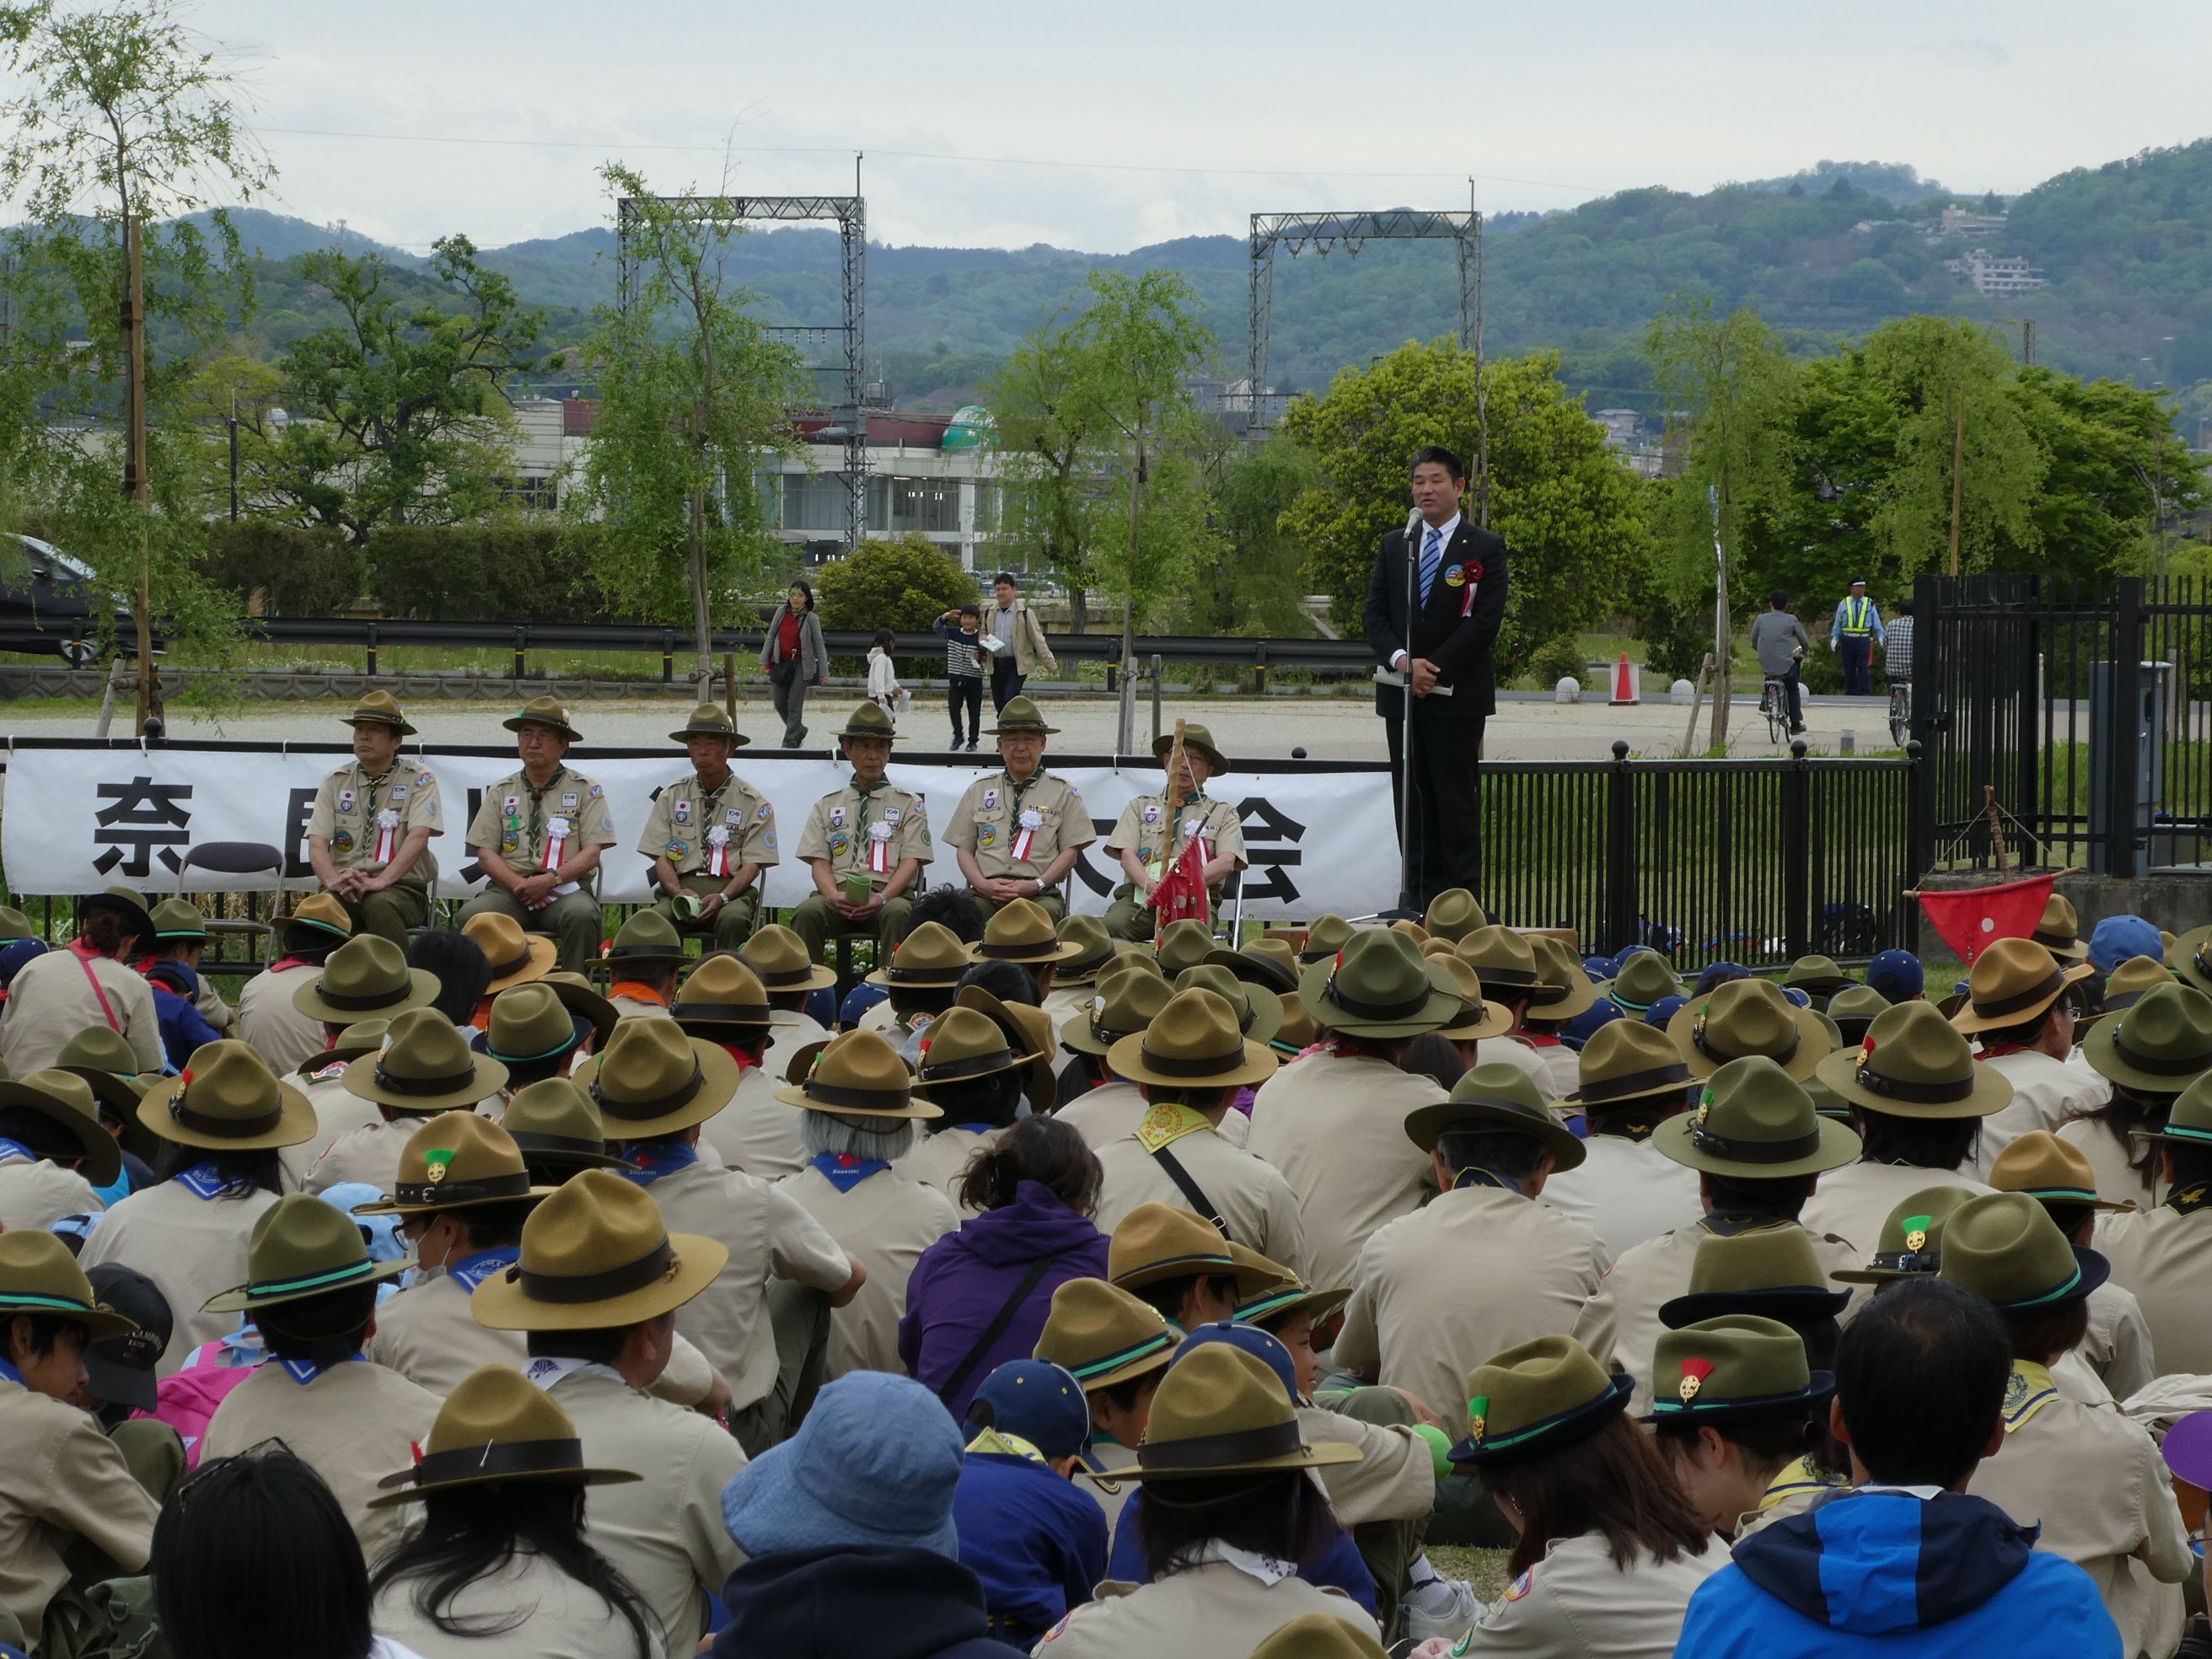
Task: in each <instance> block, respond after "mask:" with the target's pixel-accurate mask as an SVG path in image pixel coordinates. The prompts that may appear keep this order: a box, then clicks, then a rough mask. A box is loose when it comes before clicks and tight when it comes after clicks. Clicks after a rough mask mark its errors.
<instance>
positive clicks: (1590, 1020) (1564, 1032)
mask: <svg viewBox="0 0 2212 1659" xmlns="http://www.w3.org/2000/svg"><path fill="white" fill-rule="evenodd" d="M1619 1018H1621V1013H1620V1004H1619V1003H1617V1002H1614V1001H1613V1000H1611V999H1610V998H1608V997H1600V998H1599V999H1598V1000H1596V1001H1595V1002H1593V1003H1592V1004H1590V1006H1589V1007H1587V1008H1585V1009H1583V1011H1582V1012H1580V1013H1579V1014H1577V1015H1576V1016H1575V1017H1574V1018H1572V1019H1570V1020H1567V1021H1565V1022H1563V1023H1562V1024H1561V1025H1560V1026H1559V1041H1560V1042H1564V1043H1565V1044H1566V1045H1567V1047H1568V1048H1571V1049H1573V1050H1574V1051H1575V1052H1576V1053H1577V1054H1580V1053H1581V1052H1582V1049H1583V1044H1584V1043H1586V1042H1589V1040H1590V1039H1591V1038H1592V1037H1594V1036H1596V1035H1597V1028H1598V1027H1599V1026H1601V1025H1603V1024H1606V1023H1607V1021H1608V1020H1615V1019H1619Z"/></svg>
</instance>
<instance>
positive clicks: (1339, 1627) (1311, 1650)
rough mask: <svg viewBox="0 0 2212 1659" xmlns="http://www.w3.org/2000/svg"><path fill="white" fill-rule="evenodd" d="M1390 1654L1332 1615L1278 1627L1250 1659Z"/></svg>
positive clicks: (1376, 1658) (1366, 1658)
mask: <svg viewBox="0 0 2212 1659" xmlns="http://www.w3.org/2000/svg"><path fill="white" fill-rule="evenodd" d="M1388 1654H1389V1650H1388V1649H1386V1648H1385V1647H1384V1646H1383V1644H1381V1643H1380V1642H1378V1641H1376V1639H1375V1638H1374V1637H1372V1636H1371V1635H1370V1634H1369V1633H1368V1632H1365V1631H1364V1630H1355V1629H1353V1628H1352V1626H1350V1625H1348V1624H1346V1622H1345V1621H1344V1620H1341V1619H1340V1618H1338V1617H1337V1616H1336V1615H1335V1614H1334V1613H1301V1614H1300V1615H1299V1616H1298V1617H1297V1618H1296V1619H1293V1620H1291V1621H1290V1623H1288V1624H1287V1625H1282V1626H1277V1628H1276V1630H1275V1633H1274V1634H1273V1635H1272V1636H1270V1637H1269V1638H1267V1640H1266V1641H1264V1642H1262V1643H1261V1644H1260V1645H1259V1646H1258V1647H1256V1648H1254V1649H1253V1650H1252V1659H1388Z"/></svg>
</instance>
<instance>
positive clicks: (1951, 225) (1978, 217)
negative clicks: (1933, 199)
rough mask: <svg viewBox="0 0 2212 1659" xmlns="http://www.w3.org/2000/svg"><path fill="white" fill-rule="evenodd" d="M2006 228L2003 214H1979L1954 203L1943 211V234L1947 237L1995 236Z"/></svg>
mask: <svg viewBox="0 0 2212 1659" xmlns="http://www.w3.org/2000/svg"><path fill="white" fill-rule="evenodd" d="M2003 228H2005V216H2004V215H2003V214H2002V213H1977V212H1975V211H1974V210H1972V208H1963V207H1960V206H1959V205H1958V204H1956V203H1954V204H1952V205H1951V206H1949V207H1947V208H1945V209H1944V210H1943V219H1942V234H1944V235H1946V236H1994V235H1996V234H1997V232H1999V231H2001V230H2002V229H2003Z"/></svg>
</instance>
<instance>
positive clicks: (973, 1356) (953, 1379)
mask: <svg viewBox="0 0 2212 1659" xmlns="http://www.w3.org/2000/svg"><path fill="white" fill-rule="evenodd" d="M1056 1259H1057V1258H1055V1257H1053V1256H1048V1255H1041V1256H1039V1257H1038V1258H1037V1259H1036V1261H1032V1262H1030V1270H1029V1271H1028V1272H1027V1273H1024V1274H1023V1275H1022V1279H1021V1283H1020V1284H1018V1285H1015V1286H1014V1290H1013V1294H1012V1295H1011V1296H1009V1297H1007V1298H1006V1304H1005V1305H1004V1306H1003V1307H1001V1308H1000V1310H999V1311H998V1312H996V1313H995V1314H993V1315H992V1316H991V1322H990V1323H989V1324H987V1325H986V1326H985V1327H983V1334H981V1336H979V1337H977V1338H976V1339H975V1346H974V1347H972V1348H970V1349H969V1350H968V1352H966V1353H964V1354H963V1355H962V1356H961V1357H960V1363H959V1364H957V1365H955V1366H954V1367H953V1368H952V1372H951V1376H947V1377H946V1378H945V1381H944V1383H942V1384H941V1385H940V1386H939V1389H938V1390H937V1397H938V1398H939V1400H941V1401H944V1402H945V1407H946V1408H947V1409H948V1410H949V1409H951V1405H952V1402H953V1401H954V1400H955V1399H956V1398H957V1396H958V1395H959V1393H960V1385H961V1384H962V1383H965V1382H966V1381H967V1380H968V1377H969V1373H970V1372H972V1371H973V1370H975V1367H976V1366H977V1365H979V1364H981V1363H982V1359H983V1356H984V1355H985V1354H987V1353H988V1352H990V1351H991V1345H992V1344H993V1343H994V1342H996V1341H997V1340H999V1339H1000V1337H1002V1336H1004V1335H1005V1334H1006V1327H1007V1326H1009V1325H1011V1324H1012V1323H1013V1322H1014V1316H1015V1315H1016V1314H1018V1313H1019V1312H1020V1311H1021V1310H1022V1304H1024V1302H1027V1301H1028V1300H1029V1299H1030V1291H1033V1290H1035V1289H1036V1287H1037V1286H1038V1285H1040V1284H1042V1282H1043V1281H1044V1276H1045V1275H1046V1274H1047V1273H1050V1272H1051V1271H1052V1264H1053V1262H1054V1261H1055V1260H1056Z"/></svg>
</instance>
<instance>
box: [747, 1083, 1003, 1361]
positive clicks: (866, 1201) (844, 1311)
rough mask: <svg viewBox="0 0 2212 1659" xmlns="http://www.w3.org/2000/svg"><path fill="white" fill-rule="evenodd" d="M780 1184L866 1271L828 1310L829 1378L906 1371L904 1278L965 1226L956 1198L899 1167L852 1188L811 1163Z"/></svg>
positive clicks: (911, 1275) (777, 1185)
mask: <svg viewBox="0 0 2212 1659" xmlns="http://www.w3.org/2000/svg"><path fill="white" fill-rule="evenodd" d="M784 1109H785V1110H786V1111H789V1110H790V1108H789V1107H785V1108H784ZM776 1190H777V1191H779V1192H783V1193H788V1194H790V1195H791V1197H792V1198H793V1200H795V1201H796V1202H797V1203H798V1205H799V1208H801V1209H802V1210H805V1212H806V1213H807V1214H809V1215H811V1216H812V1217H813V1218H815V1219H816V1220H817V1221H818V1222H820V1223H821V1224H822V1226H823V1231H826V1232H828V1233H829V1237H832V1238H834V1239H836V1241H837V1243H839V1244H841V1245H842V1246H843V1247H844V1249H845V1253H846V1254H847V1255H850V1256H851V1257H852V1258H853V1259H854V1261H858V1262H859V1263H860V1265H861V1266H862V1267H866V1269H867V1270H868V1280H867V1283H866V1284H865V1285H861V1286H860V1294H859V1295H857V1296H855V1297H854V1298H853V1299H852V1301H850V1302H849V1303H848V1304H845V1306H843V1307H842V1308H832V1309H831V1310H829V1352H828V1355H827V1357H826V1358H825V1359H824V1361H823V1369H822V1378H823V1382H825V1383H829V1382H835V1381H836V1379H837V1378H839V1377H841V1376H844V1375H845V1373H846V1372H848V1371H890V1372H892V1373H894V1374H896V1373H897V1372H899V1371H902V1370H905V1369H906V1368H905V1367H904V1366H903V1365H902V1364H900V1363H899V1352H898V1327H899V1321H900V1320H901V1319H902V1318H904V1317H905V1316H906V1282H907V1280H908V1279H910V1278H912V1277H913V1276H914V1264H915V1262H917V1261H921V1253H922V1252H923V1251H924V1250H926V1249H928V1248H929V1247H930V1246H931V1245H933V1244H934V1243H937V1241H938V1240H939V1239H940V1238H942V1237H945V1234H947V1233H949V1232H951V1231H953V1230H954V1229H955V1228H956V1227H957V1226H959V1225H960V1217H959V1214H958V1212H957V1211H955V1210H954V1209H953V1207H952V1200H951V1199H949V1198H947V1197H945V1194H943V1193H940V1192H939V1191H938V1190H937V1188H934V1187H927V1186H924V1185H923V1184H922V1183H921V1182H919V1181H909V1180H908V1179H907V1178H906V1177H905V1176H902V1175H900V1174H899V1173H898V1172H897V1171H896V1170H877V1171H876V1172H875V1173H874V1174H873V1175H872V1176H868V1177H867V1178H866V1180H864V1181H862V1182H860V1183H859V1184H858V1185H857V1186H855V1187H854V1188H853V1189H852V1191H850V1192H848V1193H841V1192H839V1191H838V1190H837V1186H836V1182H833V1181H831V1180H830V1179H829V1176H825V1175H823V1173H822V1171H821V1170H817V1169H816V1168H815V1167H814V1166H813V1165H812V1164H808V1165H807V1166H806V1167H805V1169H803V1170H799V1173H798V1174H796V1175H792V1176H785V1177H784V1178H783V1179H782V1180H781V1181H779V1182H776Z"/></svg>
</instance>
